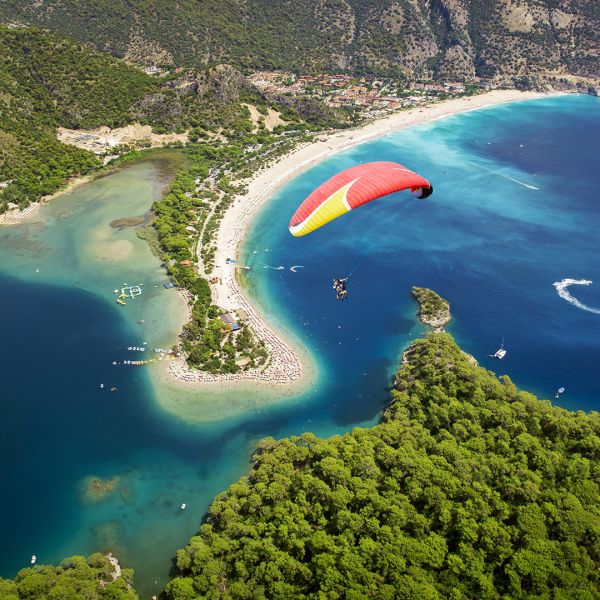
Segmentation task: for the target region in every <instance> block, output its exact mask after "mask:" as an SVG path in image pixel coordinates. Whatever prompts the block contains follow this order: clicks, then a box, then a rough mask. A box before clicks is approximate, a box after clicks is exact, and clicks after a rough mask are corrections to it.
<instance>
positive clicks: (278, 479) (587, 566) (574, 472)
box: [167, 333, 600, 600]
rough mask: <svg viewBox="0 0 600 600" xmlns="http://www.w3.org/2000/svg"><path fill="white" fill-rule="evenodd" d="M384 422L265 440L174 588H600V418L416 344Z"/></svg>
mask: <svg viewBox="0 0 600 600" xmlns="http://www.w3.org/2000/svg"><path fill="white" fill-rule="evenodd" d="M405 358H406V361H407V362H406V364H404V365H403V366H402V368H401V369H400V371H399V373H398V375H397V378H396V382H395V386H394V390H393V392H392V403H391V405H390V407H389V408H388V410H387V411H386V413H385V417H384V420H383V422H382V423H381V424H380V425H377V426H376V427H374V428H372V429H355V430H354V431H352V432H351V433H348V434H345V435H342V436H335V437H333V438H330V439H319V438H317V437H316V436H314V435H312V434H305V435H302V436H300V437H293V438H289V439H285V440H282V441H279V442H275V441H274V440H271V441H265V442H263V444H262V445H261V447H260V448H259V450H258V451H257V452H256V454H255V457H254V467H253V469H252V471H251V473H250V475H249V476H248V477H244V478H243V479H241V480H240V481H239V482H238V483H236V484H234V485H232V486H231V487H230V488H229V489H228V490H227V491H226V492H225V493H224V494H221V495H220V496H219V497H217V499H216V500H215V502H214V503H213V504H212V506H211V507H210V510H209V514H208V517H207V519H206V522H205V524H204V525H203V526H202V527H201V530H200V533H199V534H198V536H196V537H194V538H192V540H191V541H190V544H189V545H188V546H187V547H186V548H185V550H181V551H180V552H179V553H178V556H177V566H178V568H179V569H180V571H181V574H180V576H179V577H177V578H176V579H175V580H173V581H172V582H171V583H170V584H169V585H168V586H167V595H168V598H170V599H172V600H192V599H196V598H211V599H216V598H224V599H225V598H230V599H234V598H236V599H237V598H298V599H300V598H305V599H313V598H314V599H317V598H340V599H341V598H347V599H352V600H362V599H363V598H380V599H390V600H391V599H394V598H404V599H415V600H423V599H432V600H433V599H437V598H439V599H441V598H454V599H457V600H458V599H461V598H464V599H466V598H478V599H484V598H489V599H496V598H500V597H504V598H565V599H566V598H572V599H578V600H584V599H585V600H592V599H593V598H598V597H600V570H599V567H600V489H599V484H600V415H599V414H598V413H591V414H586V413H583V412H576V413H571V412H568V411H566V410H563V409H560V408H556V407H553V406H552V405H551V404H550V403H549V402H542V401H540V400H538V399H536V398H535V397H534V396H532V395H531V394H528V393H526V392H519V391H517V389H516V388H515V386H514V385H513V384H512V383H511V382H510V380H509V379H508V378H507V377H501V378H499V379H498V378H496V376H494V375H493V374H492V373H490V372H488V371H486V370H484V369H482V368H479V367H477V366H476V365H475V364H474V363H473V361H472V359H471V358H470V357H468V356H467V355H466V354H464V353H463V352H462V351H461V350H460V349H459V348H458V346H457V345H456V344H455V343H454V342H453V340H452V338H451V337H450V336H449V335H447V334H445V333H432V334H430V335H429V337H428V338H427V339H426V340H420V341H417V342H416V343H415V344H413V346H412V347H411V348H410V350H409V351H408V353H407V355H406V357H405Z"/></svg>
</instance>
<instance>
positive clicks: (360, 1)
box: [0, 0, 600, 85]
mask: <svg viewBox="0 0 600 600" xmlns="http://www.w3.org/2000/svg"><path fill="white" fill-rule="evenodd" d="M0 19H2V20H4V21H5V22H24V23H33V24H37V25H41V26H44V27H48V28H51V29H56V30H59V31H62V32H64V33H68V34H70V35H72V36H74V37H75V38H77V39H79V40H82V41H85V42H87V43H90V44H93V45H94V46H96V47H97V48H98V49H100V50H104V51H107V52H111V53H114V54H116V55H118V56H121V57H125V58H127V59H129V60H132V61H138V62H142V63H146V64H176V65H183V66H194V67H199V66H204V65H209V64H218V63H223V62H225V63H231V64H233V65H235V66H237V67H242V68H247V69H256V68H268V69H295V70H298V71H310V70H316V69H335V70H339V69H346V70H350V71H358V72H363V73H364V72H376V73H377V72H381V73H386V74H395V75H402V74H404V75H406V76H408V77H430V76H433V77H437V78H451V79H466V80H471V79H473V78H476V77H478V78H479V77H480V78H484V79H486V80H490V81H495V82H514V81H517V82H519V83H520V84H521V85H528V84H531V83H532V82H533V80H534V79H535V78H536V77H537V76H538V75H540V74H541V73H545V74H547V73H548V72H551V73H554V74H556V75H562V74H571V75H577V76H583V77H590V78H598V77H599V76H600V3H598V2H597V0H561V1H558V0H521V1H519V2H514V1H513V0H427V1H424V2H415V1H411V0H377V1H375V0H305V1H303V2H294V1H292V0H282V1H279V0H277V1H275V0H225V1H217V0H201V1H192V0H183V1H182V2H177V3H168V2H162V1H160V0H139V1H137V2H135V3H131V2H128V1H127V0H114V1H110V2H108V1H107V0H89V1H87V2H78V1H76V0H5V1H4V2H3V3H2V6H1V7H0Z"/></svg>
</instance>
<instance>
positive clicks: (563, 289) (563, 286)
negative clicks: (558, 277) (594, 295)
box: [552, 279, 600, 315]
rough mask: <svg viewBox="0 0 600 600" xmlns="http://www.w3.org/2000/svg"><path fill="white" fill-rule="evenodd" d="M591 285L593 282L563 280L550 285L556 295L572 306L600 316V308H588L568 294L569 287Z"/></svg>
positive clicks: (587, 280)
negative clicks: (554, 289)
mask: <svg viewBox="0 0 600 600" xmlns="http://www.w3.org/2000/svg"><path fill="white" fill-rule="evenodd" d="M592 283H593V282H592V281H590V280H589V279H563V280H562V281H555V282H554V283H553V284H552V285H553V286H554V287H555V288H556V291H557V292H558V295H559V296H560V297H561V298H563V299H564V300H566V301H567V302H569V303H570V304H572V305H573V306H576V307H577V308H580V309H581V310H585V311H587V312H591V313H594V314H596V315H600V308H594V307H593V306H588V305H587V304H584V303H583V302H580V301H579V300H577V298H575V296H573V295H571V292H569V287H571V286H572V285H591V284H592Z"/></svg>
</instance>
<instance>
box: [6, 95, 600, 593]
mask: <svg viewBox="0 0 600 600" xmlns="http://www.w3.org/2000/svg"><path fill="white" fill-rule="evenodd" d="M599 155H600V100H598V99H596V98H591V97H586V96H569V97H560V98H553V99H544V100H536V101H528V102H521V103H515V104H511V105H505V106H501V107H495V108H490V109H484V110H479V111H474V112H471V113H466V114H463V115H460V116H456V117H451V118H448V119H444V120H440V121H436V122H434V123H431V124H428V125H422V126H418V127H414V128H412V129H409V130H404V131H400V132H398V133H396V134H393V135H389V136H387V137H384V138H381V139H379V140H376V141H373V142H369V143H366V144H363V145H361V146H359V147H357V148H354V149H352V150H350V151H347V152H345V153H342V154H339V155H336V156H333V157H332V158H331V159H330V160H328V161H326V162H324V163H322V164H320V165H318V166H316V167H315V168H313V169H311V170H309V171H307V172H306V173H304V174H302V175H300V176H299V177H297V178H296V179H295V180H294V181H292V182H290V183H289V184H287V185H286V186H285V187H284V188H282V189H281V190H280V191H279V192H278V193H277V194H276V195H275V196H274V199H273V201H272V202H271V203H270V204H269V205H268V206H266V207H265V208H264V210H263V211H262V212H261V214H260V215H259V216H258V217H257V219H256V221H255V223H254V226H253V228H252V231H251V232H250V234H249V236H248V238H247V241H246V244H245V245H244V249H243V252H242V254H243V256H242V257H239V258H240V259H241V261H242V262H243V263H245V264H248V265H249V266H251V267H252V268H251V270H250V271H248V274H247V283H248V286H249V289H250V290H251V292H252V293H253V294H254V295H255V296H256V297H257V299H258V300H259V302H260V304H261V305H262V306H263V307H265V310H266V311H267V312H268V313H269V315H270V317H271V319H273V320H275V321H276V322H277V323H278V324H280V326H282V327H284V328H286V329H289V330H291V332H292V333H293V334H295V336H297V337H298V338H300V339H301V340H303V341H304V343H305V344H306V345H307V346H308V348H309V349H310V350H311V353H312V354H313V356H315V357H316V358H317V360H318V365H319V377H318V382H317V383H316V384H315V385H314V386H313V387H312V388H311V389H310V390H309V391H308V392H307V393H305V394H304V395H302V396H301V397H299V398H295V399H294V400H293V401H291V402H290V403H288V404H279V405H277V406H274V407H272V408H265V407H262V408H261V409H260V412H259V409H257V408H255V409H253V411H252V412H249V413H247V414H245V415H242V416H238V417H235V418H232V419H230V420H228V421H225V422H220V423H211V424H205V425H198V424H193V423H186V422H184V421H183V420H181V419H179V418H178V417H177V416H174V415H172V414H167V413H166V412H165V411H164V410H162V409H161V407H160V403H159V402H157V394H160V390H155V389H153V387H152V384H151V381H150V378H149V372H150V371H149V369H151V368H152V367H139V368H136V367H129V368H128V367H124V366H122V365H117V366H115V365H113V364H112V362H113V361H117V362H120V361H122V360H124V359H131V360H135V359H136V358H138V356H137V355H136V353H135V351H129V350H127V348H128V347H130V346H144V347H147V348H149V349H153V348H155V347H163V346H164V345H166V344H169V343H170V342H171V341H172V340H173V336H174V334H175V333H176V332H175V331H174V329H175V328H176V324H177V323H178V321H179V319H180V317H179V315H180V312H179V311H180V307H181V305H180V303H179V302H178V300H177V297H176V295H175V293H174V290H167V289H165V288H164V287H163V283H164V282H165V281H166V280H165V276H164V273H163V271H162V270H161V268H160V265H159V261H158V259H156V258H155V257H153V256H152V255H151V254H150V252H149V250H148V248H147V247H146V245H145V243H144V242H143V241H141V240H139V239H137V237H136V235H135V231H134V230H133V229H114V228H110V227H109V223H110V221H112V220H113V219H116V218H119V217H125V216H132V215H141V214H144V213H145V212H146V211H147V210H148V209H149V207H150V205H151V203H152V201H153V200H154V199H156V198H157V197H159V196H160V194H161V192H162V190H163V189H164V186H165V185H166V184H167V182H168V176H169V173H170V169H169V168H168V165H165V164H164V163H163V162H160V161H158V162H157V161H153V162H145V163H141V164H136V165H133V166H131V167H128V168H127V169H125V170H123V171H122V172H120V173H117V174H115V175H110V176H108V177H105V178H102V179H99V180H97V181H95V182H93V183H91V184H88V185H86V186H83V187H81V188H79V189H78V190H77V191H75V192H73V194H72V195H70V196H63V197H62V198H60V199H58V200H56V201H55V202H53V203H51V204H50V205H49V206H46V207H44V208H43V209H42V211H41V212H40V213H39V216H38V217H37V218H36V219H35V220H34V222H32V223H28V224H25V225H22V226H19V227H15V228H3V229H0V262H1V264H0V289H1V290H2V293H1V294H0V319H1V323H0V327H1V329H0V330H1V331H2V344H0V365H2V366H1V371H2V385H1V387H0V411H1V413H0V417H1V420H2V429H3V433H2V436H0V476H1V478H2V484H3V485H2V489H3V493H2V494H1V495H0V519H1V525H0V533H1V535H2V539H3V542H4V543H3V544H2V545H1V546H0V575H3V576H13V575H14V574H15V572H16V571H17V570H18V569H19V568H21V567H24V566H27V565H28V564H29V559H30V557H31V555H32V554H36V555H37V557H38V562H39V563H45V562H56V561H59V560H60V559H61V558H63V557H65V556H68V555H69V554H74V553H89V552H92V551H93V550H96V549H100V550H105V549H109V548H110V549H113V550H115V551H116V552H117V553H118V554H119V556H120V557H121V558H122V560H123V562H124V564H125V565H127V566H133V567H134V568H135V570H136V575H137V582H138V587H139V589H140V591H141V592H142V593H143V594H144V596H145V597H148V596H150V595H151V594H154V593H157V592H158V591H160V589H162V587H163V586H164V583H165V581H166V580H167V577H168V572H169V569H170V567H171V558H172V557H173V556H174V554H175V551H176V549H177V548H178V547H181V546H183V545H184V544H185V542H186V541H187V539H188V538H189V537H190V536H191V535H192V534H193V533H194V532H195V531H196V530H197V529H198V526H199V524H200V522H201V519H202V515H203V514H204V512H205V511H206V508H207V507H208V504H209V502H210V500H211V499H212V497H214V495H215V494H217V493H218V492H219V491H221V490H223V489H225V488H226V486H227V485H228V484H230V483H232V482H233V481H235V480H236V479H237V478H238V477H240V476H242V475H243V474H244V473H245V472H247V470H248V468H249V463H248V458H249V454H250V452H251V448H252V445H253V443H254V442H255V441H256V439H258V438H261V437H264V436H266V435H273V436H275V437H281V436H284V435H289V434H295V433H301V432H303V431H307V430H311V431H314V432H315V433H317V434H320V435H330V434H333V433H340V432H343V431H346V430H348V429H350V428H351V427H352V426H355V425H367V424H371V423H374V422H376V421H377V419H378V418H379V416H380V414H381V410H382V408H383V407H384V406H385V404H386V402H387V401H388V398H389V386H390V383H391V377H392V375H393V373H394V370H395V369H396V367H397V365H398V359H399V356H400V354H401V352H402V350H403V349H404V348H405V347H406V346H407V345H408V344H409V343H410V341H411V340H412V339H414V338H416V337H418V336H419V335H421V334H422V333H423V332H424V328H423V327H422V326H421V325H419V324H418V323H417V322H416V320H415V314H416V307H415V304H414V302H413V301H412V299H411V297H410V294H409V292H410V288H411V286H412V285H420V286H427V287H431V288H433V289H435V290H436V291H438V292H439V293H440V294H442V295H443V296H444V297H445V298H447V299H448V300H449V301H450V303H451V306H452V311H453V322H452V324H451V326H450V331H451V332H452V333H453V335H454V336H455V337H456V338H457V340H458V341H459V343H460V344H461V345H462V346H463V348H464V349H465V350H467V351H468V352H471V353H472V354H474V355H475V357H476V358H477V360H478V361H479V362H480V364H482V365H483V366H485V367H487V368H490V369H493V370H495V371H497V372H500V373H506V374H508V375H509V376H510V377H511V379H513V381H514V382H515V383H516V384H517V385H519V386H521V387H523V388H526V389H529V390H531V391H533V392H535V393H537V394H539V395H540V396H542V397H544V398H553V397H554V394H555V392H556V390H557V389H558V388H559V387H564V388H565V392H564V394H562V395H561V396H560V398H559V400H556V402H558V403H560V404H561V405H563V406H566V407H568V408H573V409H575V408H577V409H579V408H581V409H585V410H594V409H597V408H598V401H599V399H600V372H599V370H598V368H597V365H598V364H600V315H599V314H596V313H594V312H593V309H595V308H600V261H598V259H597V255H598V248H599V246H600V244H599V242H600V234H599V233H598V232H599V231H600V202H599V201H598V198H600V195H599V194H598V189H599V188H600V169H598V160H597V157H598V156H599ZM371 160H392V161H398V162H401V163H404V164H405V165H407V166H408V167H409V168H411V169H414V170H416V171H418V172H420V173H422V174H424V175H425V176H426V177H427V178H428V179H430V180H431V181H432V182H433V185H434V189H435V191H434V194H433V195H432V196H431V197H430V198H429V199H427V200H426V201H419V200H416V199H415V198H413V197H412V196H410V194H395V195H393V196H390V197H388V198H384V199H381V200H379V201H376V202H372V203H371V204H370V205H368V206H365V207H362V208H361V209H358V210H356V211H353V212H352V213H351V214H348V215H345V216H344V217H342V218H340V219H338V220H336V221H335V222H332V223H330V224H329V225H328V226H326V227H324V228H323V229H321V230H319V231H317V232H314V233H313V234H311V235H309V236H306V237H303V238H293V237H292V236H290V235H289V233H288V231H287V225H288V222H289V218H290V216H291V214H293V212H294V210H295V208H296V207H297V205H298V204H299V203H300V202H301V200H302V199H303V198H304V197H305V196H306V195H308V193H309V192H310V191H311V190H312V189H314V188H315V187H316V186H317V185H318V184H319V183H321V182H322V181H324V180H325V179H327V178H328V177H330V176H331V175H333V174H334V173H336V172H338V171H339V170H341V169H342V168H345V167H348V166H351V165H354V164H357V163H360V162H361V161H363V162H366V161H371ZM295 265H301V267H298V268H296V269H295V272H293V271H291V270H290V267H292V266H295ZM277 267H283V269H277ZM349 273H352V276H351V278H350V280H349V282H348V290H349V300H348V301H347V302H345V303H341V302H338V301H336V299H335V295H334V292H333V290H332V289H331V280H332V278H333V277H341V276H346V275H348V274H349ZM565 279H574V280H577V281H580V280H586V281H592V282H593V283H591V284H588V285H583V284H575V285H571V286H570V287H567V288H566V292H567V293H569V294H571V296H568V295H567V294H566V293H563V296H565V297H566V299H565V298H563V297H561V296H559V294H558V293H557V289H556V288H555V287H554V286H553V284H554V283H555V282H561V281H563V280H565ZM124 283H127V284H130V285H136V284H140V283H141V284H143V286H142V289H143V292H142V295H141V296H140V297H138V298H136V299H132V300H131V299H130V300H127V305H126V306H124V307H121V306H119V305H117V304H116V303H115V299H116V297H115V295H114V294H113V292H114V290H115V289H120V288H121V287H122V285H123V284H124ZM577 302H579V305H580V306H579V307H578V306H577V305H576V304H577ZM581 306H583V307H584V308H581ZM586 307H587V309H592V310H586ZM141 321H143V323H140V322H141ZM503 338H504V342H505V347H506V349H507V356H506V358H505V359H504V360H503V361H501V362H500V361H494V360H493V359H491V358H489V357H488V356H487V355H488V354H491V353H493V352H495V351H496V350H497V349H498V347H499V344H500V343H501V341H502V339H503ZM146 343H147V345H145V344H146ZM150 355H151V352H149V351H146V353H145V356H146V357H148V356H150ZM102 386H103V387H102ZM113 387H114V388H117V390H116V391H115V392H111V391H110V388H113ZM181 503H186V505H187V508H186V509H185V510H181V509H180V505H181Z"/></svg>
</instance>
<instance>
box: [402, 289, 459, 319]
mask: <svg viewBox="0 0 600 600" xmlns="http://www.w3.org/2000/svg"><path fill="white" fill-rule="evenodd" d="M411 294H412V296H413V298H414V299H415V300H416V301H417V302H418V303H419V319H420V320H421V322H422V323H425V324H426V325H431V326H432V327H441V326H442V325H445V324H446V323H448V322H449V321H450V305H449V304H448V302H447V301H446V300H444V299H443V298H442V297H441V296H439V295H438V294H436V293H435V292H434V291H433V290H430V289H428V288H420V287H416V286H415V287H413V288H412V291H411Z"/></svg>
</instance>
